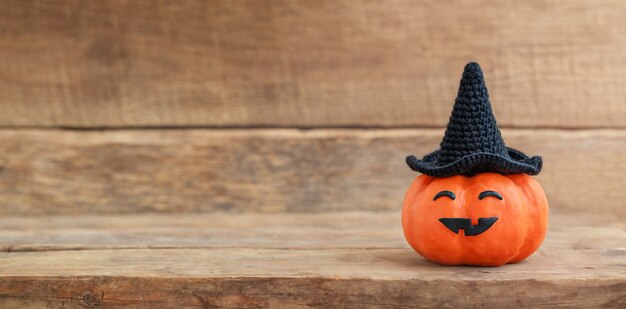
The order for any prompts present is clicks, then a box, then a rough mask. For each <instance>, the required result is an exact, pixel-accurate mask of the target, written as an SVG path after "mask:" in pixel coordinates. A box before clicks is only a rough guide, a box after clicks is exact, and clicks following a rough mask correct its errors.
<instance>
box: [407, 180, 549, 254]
mask: <svg viewBox="0 0 626 309" xmlns="http://www.w3.org/2000/svg"><path fill="white" fill-rule="evenodd" d="M547 220H548V203H547V199H546V197H545V194H544V192H543V189H542V188H541V186H540V185H539V183H537V182H536V181H535V180H534V179H532V178H531V177H530V176H527V175H524V174H512V175H501V174H496V173H482V174H478V175H475V176H473V177H466V176H453V177H446V178H436V177H431V176H426V175H422V176H419V177H417V178H416V180H415V181H414V183H413V184H412V185H411V187H410V188H409V191H408V192H407V195H406V198H405V201H404V206H403V210H402V227H403V229H404V235H405V237H406V239H407V241H408V242H409V244H410V245H411V246H412V247H413V248H414V249H415V250H416V251H417V252H418V253H419V254H421V255H422V256H424V257H425V258H427V259H429V260H431V261H434V262H436V263H440V264H445V265H483V266H498V265H503V264H506V263H515V262H518V261H521V260H523V259H524V258H526V257H528V256H529V255H531V254H532V253H533V252H535V250H537V248H539V245H541V243H542V242H543V239H544V237H545V232H546V228H547Z"/></svg>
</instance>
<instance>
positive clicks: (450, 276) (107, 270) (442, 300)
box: [0, 211, 626, 308]
mask: <svg viewBox="0 0 626 309" xmlns="http://www.w3.org/2000/svg"><path fill="white" fill-rule="evenodd" d="M168 217H169V218H170V219H171V221H168V220H167V218H168ZM73 218H74V220H71V219H70V217H65V218H64V217H49V218H3V219H1V220H0V235H2V238H1V240H0V241H1V242H2V243H6V242H7V241H11V240H9V239H7V238H6V236H7V235H9V238H11V237H12V236H10V235H13V234H11V233H22V234H23V236H24V238H23V240H26V241H28V239H30V240H32V241H33V242H32V244H33V245H35V246H37V245H38V242H41V241H44V242H48V243H50V244H55V245H59V246H60V247H59V248H57V249H55V250H58V251H44V252H41V251H37V252H2V253H0V306H1V307H8V308H12V307H23V306H31V307H42V306H50V307H59V306H66V307H78V306H84V305H96V304H99V305H104V306H106V305H126V306H129V307H131V308H133V307H138V308H144V307H154V306H157V305H158V306H171V305H173V304H176V305H178V306H180V305H184V306H190V307H191V306H205V307H211V306H223V307H244V308H248V307H307V306H313V307H337V306H343V307H359V308H362V307H387V306H388V307H399V306H407V307H420V308H421V307H448V306H449V307H480V306H483V307H484V306H495V307H511V306H514V307H546V306H568V307H569V306H571V307H615V308H620V307H623V305H624V304H625V303H624V301H625V300H626V268H625V267H624V265H625V264H624V263H625V261H626V248H625V247H624V244H625V243H626V226H625V225H624V222H623V221H620V220H618V219H616V218H614V217H602V216H599V215H597V214H587V213H579V214H564V213H556V214H554V215H553V216H552V219H551V225H550V231H549V232H548V238H547V240H546V242H545V243H544V245H543V246H542V247H541V248H540V250H539V251H538V252H537V253H536V254H535V255H533V256H531V257H530V258H529V259H527V260H526V261H524V262H522V263H519V264H515V265H506V266H503V267H497V268H485V267H444V266H438V265H435V264H432V263H430V262H427V261H426V260H424V259H422V258H420V257H419V256H418V255H417V254H416V253H414V252H413V251H412V250H411V249H410V248H409V247H408V246H407V245H406V244H404V243H403V239H402V232H401V231H400V222H399V221H400V220H399V215H398V212H397V211H389V212H378V213H367V212H347V213H343V212H340V213H327V214H272V215H268V214H211V215H208V214H207V215H199V216H197V217H194V216H191V215H189V216H181V215H178V216H165V215H145V216H137V215H135V216H103V217H102V219H101V220H98V219H97V217H95V216H90V217H82V216H75V217H73ZM133 221H135V222H137V225H136V226H134V227H133V224H132V222H133ZM298 224H300V225H301V226H302V230H301V231H298ZM574 227H575V228H574ZM263 228H265V229H266V231H263V230H262V229H263ZM201 229H207V235H203V234H202V233H199V234H198V235H193V234H194V233H196V232H198V231H200V230H201ZM94 231H98V232H103V231H109V232H110V233H111V235H117V236H118V238H117V240H116V239H115V237H110V236H106V237H95V238H94V237H93V235H91V236H90V234H91V233H93V232H94ZM224 231H230V232H231V233H232V234H224ZM281 231H282V233H281ZM47 233H50V235H52V236H51V237H50V238H48V239H45V238H44V239H43V240H42V239H38V237H39V236H43V234H47ZM257 233H259V235H255V234H257ZM341 234H344V235H345V236H344V237H341V236H340V235H341ZM392 234H393V236H392ZM61 235H65V237H66V238H65V239H59V238H57V239H56V240H55V237H59V236H61ZM133 235H134V236H133ZM147 236H150V237H155V238H157V239H154V240H152V241H147V243H146V244H141V242H142V240H141V239H142V238H145V239H148V238H149V237H147ZM203 236H204V237H206V239H204V240H202V239H200V238H201V237H203ZM44 237H45V236H44ZM164 237H170V238H172V239H171V240H166V239H164ZM315 237H319V239H318V240H316V239H315ZM122 238H126V239H125V240H123V239H122ZM159 238H160V239H159ZM210 238H215V239H219V240H214V239H210ZM13 239H14V240H13V241H14V242H15V241H16V238H13ZM174 239H177V240H178V241H179V242H180V243H179V244H178V245H174V246H173V247H170V248H169V249H162V248H161V249H155V248H153V249H145V248H146V247H148V246H152V245H157V246H161V245H164V246H168V245H171V244H174V243H176V241H175V240H174ZM367 239H369V242H368V241H367ZM189 240H191V243H192V245H193V246H196V247H195V248H190V247H185V246H190V243H189ZM390 240H391V241H390ZM120 241H121V242H123V243H125V244H127V245H131V246H135V245H138V247H141V248H143V249H141V248H140V249H137V248H135V249H132V248H130V247H126V248H123V247H121V246H119V242H120ZM71 242H74V244H82V245H81V246H82V247H80V248H79V247H65V245H66V244H68V243H71ZM228 242H232V243H231V244H230V245H228V244H227V243H228ZM254 244H256V245H257V246H254ZM107 245H110V249H115V250H110V249H109V250H94V249H98V248H103V246H107ZM69 249H71V250H69ZM78 249H80V250H78ZM38 250H45V248H43V247H39V248H38ZM459 295H463V297H459Z"/></svg>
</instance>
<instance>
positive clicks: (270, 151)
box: [0, 129, 626, 217]
mask: <svg viewBox="0 0 626 309" xmlns="http://www.w3.org/2000/svg"><path fill="white" fill-rule="evenodd" d="M442 134H443V131H442V130H438V129H419V130H310V131H300V130H290V129H273V130H252V131H247V130H154V131H153V130H113V131H66V130H1V131H0V166H2V167H3V168H2V169H1V170H0V196H1V197H2V198H0V214H1V215H42V214H115V213H137V212H171V213H174V212H175V213H181V212H205V211H215V210H219V211H231V212H244V211H255V212H283V211H289V212H325V211H337V210H389V209H399V208H400V207H401V204H402V200H403V198H404V193H405V190H406V189H407V188H408V186H409V184H410V183H411V181H412V179H413V178H414V177H415V176H416V175H417V174H416V173H414V172H412V171H411V170H410V169H409V168H408V167H407V166H406V164H405V162H404V158H405V156H406V155H407V154H416V155H423V154H425V153H427V152H430V151H432V150H434V149H436V148H437V147H438V144H439V142H440V140H441V137H442ZM503 134H504V137H505V139H506V140H507V142H508V144H509V145H511V146H513V147H516V148H518V149H521V150H523V151H524V152H526V153H528V154H530V155H534V154H540V155H542V156H543V157H544V170H543V172H542V173H541V174H540V175H539V176H538V180H539V181H540V182H541V183H542V185H543V187H544V189H545V191H546V193H547V195H548V199H549V201H550V204H551V206H552V207H553V208H555V209H572V210H589V209H590V208H593V211H594V212H603V213H611V214H613V215H616V216H621V217H624V216H625V215H626V209H624V207H623V201H624V200H626V191H624V190H623V188H624V187H626V179H625V178H624V177H623V175H626V160H625V157H624V153H626V131H611V130H589V131H562V130H505V131H504V133H503Z"/></svg>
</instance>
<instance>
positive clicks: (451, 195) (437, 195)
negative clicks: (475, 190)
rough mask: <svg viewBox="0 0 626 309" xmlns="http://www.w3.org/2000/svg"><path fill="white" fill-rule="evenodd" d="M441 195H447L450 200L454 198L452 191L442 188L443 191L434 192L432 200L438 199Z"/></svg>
mask: <svg viewBox="0 0 626 309" xmlns="http://www.w3.org/2000/svg"><path fill="white" fill-rule="evenodd" d="M442 196H447V197H449V198H450V199H451V200H454V199H455V198H456V196H455V195H454V193H452V192H450V191H447V190H444V191H441V192H439V193H437V194H435V197H434V198H433V201H434V200H436V199H438V198H440V197H442Z"/></svg>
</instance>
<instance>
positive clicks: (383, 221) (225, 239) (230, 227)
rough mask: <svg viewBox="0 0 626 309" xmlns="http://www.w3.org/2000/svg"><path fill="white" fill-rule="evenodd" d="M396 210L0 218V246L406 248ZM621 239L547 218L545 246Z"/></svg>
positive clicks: (592, 222)
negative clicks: (599, 239)
mask: <svg viewBox="0 0 626 309" xmlns="http://www.w3.org/2000/svg"><path fill="white" fill-rule="evenodd" d="M399 217H400V211H399V210H398V211H386V212H341V213H336V212H332V213H306V214H302V213H274V214H260V213H254V214H253V213H236V214H233V213H205V214H178V215H175V216H172V215H170V214H141V215H137V214H132V215H98V216H96V215H81V216H46V217H2V218H0V251H4V252H27V251H56V250H94V249H170V248H274V249H284V248H300V249H329V248H334V249H344V248H371V249H380V248H408V245H407V244H406V242H405V241H404V238H403V237H402V229H401V226H400V218H399ZM573 226H575V227H576V232H575V233H572V232H571V229H572V227H573ZM598 238H602V241H597V239H598ZM625 244H626V224H625V223H624V222H623V221H620V220H619V219H617V218H614V217H606V216H601V215H594V214H586V215H585V216H582V215H580V214H576V213H563V212H556V214H555V212H554V211H553V213H552V215H551V217H550V231H549V237H548V239H547V240H546V246H547V247H548V248H551V249H558V250H579V249H585V250H600V249H606V248H621V247H624V245H625Z"/></svg>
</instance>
